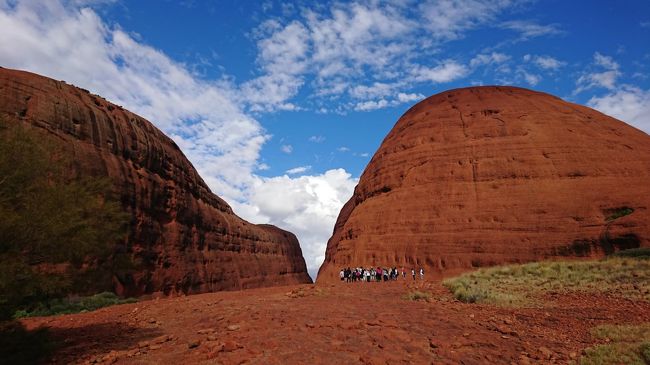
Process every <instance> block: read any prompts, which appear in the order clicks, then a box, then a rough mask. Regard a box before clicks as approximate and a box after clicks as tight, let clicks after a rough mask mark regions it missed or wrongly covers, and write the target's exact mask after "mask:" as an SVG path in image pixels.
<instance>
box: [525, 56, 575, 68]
mask: <svg viewBox="0 0 650 365" xmlns="http://www.w3.org/2000/svg"><path fill="white" fill-rule="evenodd" d="M524 61H526V62H532V63H534V64H535V65H537V66H538V67H539V68H541V69H544V70H557V69H559V68H560V67H563V66H564V65H566V62H562V61H560V60H558V59H556V58H553V57H551V56H536V55H529V54H527V55H525V56H524Z"/></svg>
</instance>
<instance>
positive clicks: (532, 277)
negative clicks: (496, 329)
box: [443, 258, 650, 306]
mask: <svg viewBox="0 0 650 365" xmlns="http://www.w3.org/2000/svg"><path fill="white" fill-rule="evenodd" d="M443 284H444V285H445V286H446V287H447V288H448V289H449V290H450V291H451V292H452V293H453V295H454V297H456V299H458V300H460V301H463V302H467V303H475V302H482V303H492V304H496V305H504V306H529V305H535V302H536V300H537V299H538V298H539V297H540V296H542V295H544V294H547V293H550V292H554V293H563V292H564V293H565V292H587V293H609V294H613V295H619V296H622V297H626V298H632V299H637V300H650V260H642V259H634V258H610V259H605V260H599V261H562V262H536V263H530V264H524V265H509V266H500V267H493V268H486V269H481V270H478V271H474V272H470V273H467V274H464V275H461V276H458V277H455V278H450V279H447V280H445V281H443Z"/></svg>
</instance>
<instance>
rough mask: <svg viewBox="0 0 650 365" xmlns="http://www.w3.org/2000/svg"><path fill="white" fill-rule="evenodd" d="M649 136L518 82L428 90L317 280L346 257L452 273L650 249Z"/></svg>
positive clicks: (342, 222)
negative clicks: (432, 93) (515, 84)
mask: <svg viewBox="0 0 650 365" xmlns="http://www.w3.org/2000/svg"><path fill="white" fill-rule="evenodd" d="M648 207H650V136H648V135H647V134H646V133H644V132H642V131H639V130H637V129H635V128H633V127H631V126H629V125H627V124H625V123H623V122H621V121H618V120H616V119H614V118H611V117H608V116H606V115H604V114H602V113H599V112H597V111H595V110H592V109H590V108H587V107H584V106H579V105H576V104H571V103H567V102H565V101H562V100H561V99H559V98H556V97H554V96H551V95H548V94H543V93H539V92H534V91H530V90H526V89H520V88H514V87H475V88H466V89H458V90H451V91H448V92H444V93H441V94H438V95H435V96H432V97H430V98H428V99H426V100H424V101H422V102H420V103H418V104H417V105H415V106H414V107H413V108H411V109H410V110H409V111H407V112H406V113H405V114H404V115H403V116H402V117H401V118H400V119H399V121H398V122H397V124H396V125H395V127H393V129H392V130H391V132H390V133H389V134H388V136H387V137H386V139H385V140H384V141H383V143H382V144H381V146H380V147H379V149H378V150H377V152H376V153H375V155H374V156H373V158H372V160H371V161H370V163H369V164H368V166H367V167H366V169H365V171H364V173H363V174H362V176H361V178H360V181H359V184H358V186H357V187H356V189H355V192H354V195H353V197H352V198H351V199H350V200H349V201H348V202H347V204H346V205H345V206H344V207H343V209H342V210H341V213H340V215H339V218H338V220H337V223H336V226H335V228H334V234H333V235H332V237H331V238H330V240H329V241H328V244H327V252H326V258H325V263H324V264H323V266H322V267H321V269H320V272H319V275H318V282H328V281H332V280H338V279H337V275H338V270H340V268H342V267H345V266H357V265H364V266H368V265H375V266H376V265H386V266H394V265H395V266H398V267H401V266H405V267H407V268H411V267H420V266H422V267H424V268H425V270H426V271H427V272H428V273H429V274H434V275H435V274H438V275H447V274H451V273H452V272H458V271H462V270H467V269H469V268H474V267H481V266H488V265H495V264H500V263H514V262H525V261H533V260H540V259H547V258H564V257H585V256H588V257H593V256H602V255H604V254H605V253H608V252H612V251H614V250H619V249H623V248H632V247H638V246H650V212H649V211H648Z"/></svg>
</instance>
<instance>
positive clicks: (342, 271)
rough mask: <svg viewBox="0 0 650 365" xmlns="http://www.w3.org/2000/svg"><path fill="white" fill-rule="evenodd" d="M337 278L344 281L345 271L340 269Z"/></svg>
mask: <svg viewBox="0 0 650 365" xmlns="http://www.w3.org/2000/svg"><path fill="white" fill-rule="evenodd" d="M339 277H340V278H341V281H343V279H345V270H343V269H341V272H339Z"/></svg>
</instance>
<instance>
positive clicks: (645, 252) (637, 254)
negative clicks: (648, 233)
mask: <svg viewBox="0 0 650 365" xmlns="http://www.w3.org/2000/svg"><path fill="white" fill-rule="evenodd" d="M610 257H631V258H650V247H640V248H631V249H629V250H623V251H618V252H616V253H614V254H612V255H611V256H610Z"/></svg>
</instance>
